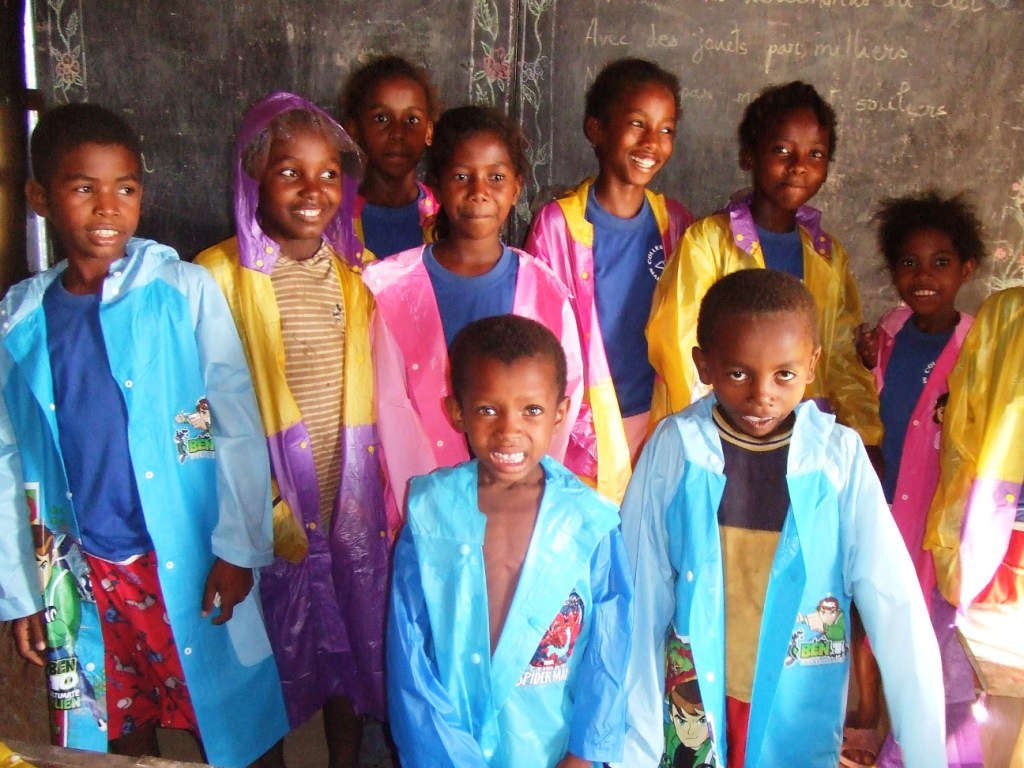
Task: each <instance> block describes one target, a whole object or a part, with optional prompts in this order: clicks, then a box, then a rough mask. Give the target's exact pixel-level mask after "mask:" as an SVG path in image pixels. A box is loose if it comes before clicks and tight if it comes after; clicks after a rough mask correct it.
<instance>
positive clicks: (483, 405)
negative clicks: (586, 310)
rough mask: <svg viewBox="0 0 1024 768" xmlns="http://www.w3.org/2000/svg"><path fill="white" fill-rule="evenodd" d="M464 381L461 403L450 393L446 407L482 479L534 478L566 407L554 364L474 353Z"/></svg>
mask: <svg viewBox="0 0 1024 768" xmlns="http://www.w3.org/2000/svg"><path fill="white" fill-rule="evenodd" d="M466 380H467V382H468V384H467V386H466V388H465V391H464V392H463V393H462V398H461V402H459V401H456V400H455V398H454V397H448V398H446V399H445V407H446V408H447V409H448V415H449V417H450V418H451V420H452V424H453V425H454V426H455V428H456V429H458V430H461V431H463V432H465V433H466V437H467V439H468V441H469V446H470V448H471V449H472V450H473V453H474V455H475V456H476V458H477V459H479V461H480V482H481V483H482V484H492V483H493V484H498V483H500V484H503V485H513V484H515V483H518V482H522V481H524V480H531V479H533V477H534V476H535V474H536V473H537V472H540V471H541V470H540V467H539V466H538V464H539V463H540V460H541V458H542V457H543V456H544V454H545V453H547V451H548V446H549V445H550V444H551V436H552V435H553V434H554V433H555V431H556V430H557V429H558V427H559V426H560V425H561V423H562V421H563V420H564V419H565V414H566V410H567V409H568V407H569V400H568V398H561V399H559V396H558V395H559V393H558V387H557V383H556V380H555V366H554V363H552V362H551V361H550V360H548V359H546V358H542V357H526V358H522V359H520V360H516V361H515V362H514V363H512V364H511V365H505V364H504V363H502V362H500V361H499V360H494V359H493V358H477V359H476V360H474V361H473V362H472V363H471V367H470V371H469V375H468V376H467V377H466Z"/></svg>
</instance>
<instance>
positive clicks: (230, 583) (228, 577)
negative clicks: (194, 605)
mask: <svg viewBox="0 0 1024 768" xmlns="http://www.w3.org/2000/svg"><path fill="white" fill-rule="evenodd" d="M250 589H252V569H251V568H242V567H241V566H240V565H232V564H231V563H229V562H227V561H226V560H221V559H220V558H219V557H218V558H217V560H216V561H215V562H214V564H213V567H212V568H210V575H209V576H207V577H206V589H205V590H204V591H203V618H204V619H205V618H206V617H207V616H209V615H210V612H211V611H212V610H213V609H214V608H220V615H219V616H217V617H216V618H215V619H214V620H213V623H214V624H224V623H225V622H227V621H228V620H229V619H230V618H231V616H232V615H233V614H234V612H235V606H236V605H238V604H239V603H240V602H242V601H243V600H245V596H246V595H248V594H249V590H250Z"/></svg>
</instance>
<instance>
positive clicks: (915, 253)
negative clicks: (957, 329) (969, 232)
mask: <svg viewBox="0 0 1024 768" xmlns="http://www.w3.org/2000/svg"><path fill="white" fill-rule="evenodd" d="M973 273H974V260H973V259H968V260H967V261H962V260H961V259H960V254H959V253H957V250H956V247H955V246H954V245H953V241H952V240H951V239H950V237H949V235H947V234H946V233H945V232H942V231H940V230H938V229H919V230H916V231H914V232H911V233H910V234H908V235H907V236H906V238H904V240H903V245H902V247H901V248H900V252H899V258H898V259H897V261H896V265H895V267H893V271H892V281H893V284H894V285H895V286H896V290H897V291H898V292H899V294H900V298H901V299H902V300H903V301H904V302H905V303H906V304H907V306H909V307H910V308H911V309H912V310H913V312H914V319H915V322H916V323H917V325H918V327H919V328H921V329H922V330H925V331H942V330H947V329H948V328H951V327H952V326H953V325H954V324H955V323H956V318H957V312H956V306H955V302H956V294H957V291H959V290H960V286H962V285H963V284H964V283H965V282H966V281H967V280H969V279H970V277H971V275H972V274H973Z"/></svg>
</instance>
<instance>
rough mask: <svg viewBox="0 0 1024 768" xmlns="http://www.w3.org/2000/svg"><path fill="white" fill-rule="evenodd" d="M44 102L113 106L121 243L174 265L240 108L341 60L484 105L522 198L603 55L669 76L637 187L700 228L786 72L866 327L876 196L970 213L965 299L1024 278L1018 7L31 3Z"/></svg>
mask: <svg viewBox="0 0 1024 768" xmlns="http://www.w3.org/2000/svg"><path fill="white" fill-rule="evenodd" d="M35 14H36V22H37V24H36V30H37V51H36V58H37V61H38V62H39V65H40V69H41V70H42V77H41V79H42V82H43V83H44V84H45V87H46V98H47V100H48V101H50V102H54V101H62V100H85V99H87V100H91V101H97V102H101V103H105V104H108V105H110V106H113V107H114V108H116V109H120V110H122V111H124V112H125V113H126V114H127V115H128V116H129V117H130V118H131V119H132V120H133V122H134V123H135V124H136V125H137V126H138V127H139V128H140V129H141V130H142V132H143V134H144V139H145V144H146V164H147V171H152V173H151V174H149V175H148V176H147V204H146V211H145V214H144V218H143V222H142V225H141V227H140V232H141V233H143V234H147V235H149V236H152V237H156V238H157V239H161V240H164V241H166V242H169V243H171V244H172V245H175V246H176V247H177V248H178V249H179V250H180V251H181V252H182V254H183V255H185V256H190V255H192V254H194V253H195V252H196V251H198V250H199V249H200V248H202V247H204V246H206V245H209V244H211V243H213V242H215V241H217V240H218V239H221V238H223V237H226V236H227V235H228V234H230V231H231V223H230V218H229V204H228V201H229V190H228V187H229V181H228V179H229V178H230V176H229V157H230V150H231V146H232V140H233V139H232V137H233V134H234V130H235V127H236V125H237V123H238V120H239V118H240V116H241V113H242V111H243V109H244V107H245V106H246V105H247V104H248V103H250V102H251V101H253V100H254V99H256V98H258V97H259V96H261V95H263V94H264V93H266V92H268V91H270V90H273V89H289V90H295V91H297V92H299V93H302V94H303V95H306V96H308V97H310V98H312V99H314V100H316V101H318V102H319V103H321V104H322V105H324V106H326V107H328V108H331V107H333V105H334V104H335V101H336V96H337V92H338V89H339V87H340V85H341V82H342V80H343V78H344V77H345V76H346V75H347V74H348V72H350V71H351V70H352V69H353V68H354V67H355V66H356V65H357V64H358V63H359V62H361V61H363V60H365V59H366V58H367V57H369V56H371V55H373V54H375V53H382V52H398V53H401V54H402V55H405V56H407V57H408V58H410V59H412V60H414V61H417V62H419V63H422V64H425V65H426V66H427V67H428V68H429V69H430V70H431V72H432V75H433V77H434V80H435V82H436V84H437V86H438V89H439V91H440V93H441V96H442V100H443V101H444V102H445V103H447V104H449V105H452V104H457V103H462V102H465V101H470V100H472V101H477V102H490V103H496V104H498V105H499V106H503V107H505V108H507V109H509V110H510V111H511V112H512V113H513V114H514V115H515V116H516V117H517V118H518V119H519V120H520V122H521V124H522V126H523V129H524V131H525V132H526V134H527V137H528V138H529V139H530V161H531V167H532V171H531V173H532V176H531V178H530V179H528V186H527V194H526V196H525V197H524V200H523V202H522V204H521V205H520V208H519V209H518V211H517V219H516V221H515V222H514V226H513V231H512V235H513V238H515V239H519V238H522V237H523V236H524V235H525V228H526V224H527V221H528V216H529V214H528V211H527V201H528V200H529V198H530V197H531V196H534V195H536V193H537V191H538V190H544V189H548V188H555V187H558V186H564V185H568V184H573V183H575V182H576V181H578V180H579V179H581V178H582V177H584V176H585V175H588V174H591V173H593V172H594V170H595V167H594V159H593V154H592V152H591V150H590V147H589V145H588V144H587V143H586V142H585V140H584V137H583V133H582V127H581V124H582V112H583V93H584V91H585V89H586V87H587V85H589V83H590V82H591V81H592V79H593V76H594V74H595V72H596V71H597V70H598V69H599V68H600V67H601V66H602V65H603V64H604V63H605V62H607V61H609V60H611V59H614V58H618V57H621V56H627V55H629V56H643V57H646V58H650V59H653V60H655V61H657V62H659V63H660V64H662V65H663V66H665V67H666V68H668V69H670V70H672V71H673V72H675V73H676V74H678V75H679V77H680V80H681V83H682V86H683V108H684V113H683V116H682V120H681V122H680V125H679V131H678V134H677V140H676V149H675V155H674V156H673V158H672V160H671V162H670V163H669V165H668V166H667V168H666V169H665V170H664V171H662V173H661V174H660V176H659V178H658V179H657V181H656V187H658V188H659V189H660V190H661V191H664V192H667V193H668V194H671V195H673V196H675V197H678V198H679V199H681V200H683V201H684V202H685V203H686V204H687V205H689V206H690V208H691V209H692V210H693V211H694V213H696V214H697V215H703V214H706V213H710V212H712V211H714V210H716V209H717V208H719V207H721V206H722V205H723V204H724V202H725V201H726V200H727V199H728V196H729V195H730V194H731V193H732V192H733V191H735V190H736V189H738V188H741V187H743V186H745V185H746V184H747V183H748V180H747V179H746V178H745V176H744V174H743V173H742V172H741V171H740V169H739V167H738V165H737V161H736V154H737V149H736V139H735V132H736V125H737V123H738V121H739V118H740V115H741V114H742V111H743V108H744V106H745V105H746V103H747V102H748V101H749V100H750V99H751V98H752V97H753V95H755V94H756V92H757V91H758V90H759V89H760V88H761V87H763V86H764V85H766V84H768V83H775V82H783V81H786V80H792V79H802V80H806V81H808V82H811V83H812V84H814V85H815V86H816V87H817V88H818V89H819V90H820V91H821V92H822V93H823V94H824V95H826V96H827V97H828V98H829V99H830V101H831V102H832V104H833V106H834V107H835V108H836V111H837V113H838V116H839V147H838V152H837V154H836V158H835V161H834V163H833V165H832V169H831V172H830V176H829V180H828V182H827V183H826V184H825V186H824V187H823V189H822V191H821V192H820V193H819V195H818V196H817V197H816V198H815V200H814V201H813V202H814V204H815V205H817V206H818V207H820V208H822V209H823V210H824V211H825V216H826V218H825V223H826V226H827V227H828V228H829V229H830V231H832V233H833V234H834V235H836V236H837V237H838V238H839V239H840V240H842V241H843V243H844V244H845V245H846V247H847V250H849V251H850V254H851V258H852V260H853V264H854V269H855V271H856V273H857V276H858V278H859V280H860V283H861V285H862V293H863V299H864V303H865V311H866V314H867V315H868V316H869V317H876V316H877V315H878V314H879V313H880V312H881V311H882V310H883V309H884V308H886V307H887V306H889V305H891V304H892V302H893V301H894V297H893V294H892V293H891V291H890V289H889V287H888V279H887V277H886V275H885V274H884V272H883V270H882V269H881V268H880V262H879V259H878V256H877V254H876V249H875V245H874V239H873V230H872V227H871V222H870V217H871V213H872V210H873V208H874V206H875V205H876V202H877V201H878V199H880V198H881V197H885V196H891V195H899V194H903V193H906V192H908V191H912V190H917V189H921V188H923V187H925V186H929V185H936V186H939V187H941V188H943V189H946V190H950V191H965V192H966V193H967V194H968V195H969V196H970V197H971V198H972V199H973V200H974V201H975V202H976V204H977V206H978V209H979V212H980V214H981V217H982V219H983V222H984V224H985V226H986V241H987V243H988V244H989V246H990V252H992V253H994V254H997V255H999V256H1002V258H993V259H992V260H991V263H990V267H989V270H988V271H987V272H986V274H985V275H984V276H983V277H982V278H981V279H979V280H978V281H977V282H976V284H975V285H974V286H972V287H971V288H970V289H969V290H968V291H966V292H965V302H964V304H965V306H966V308H968V309H974V308H975V307H976V306H977V304H978V302H979V301H980V299H981V298H982V297H983V296H984V295H986V294H987V293H989V292H990V291H992V290H994V289H997V288H1000V287H1003V286H1005V285H1007V284H1009V283H1012V282H1020V281H1024V264H1022V263H1021V259H1022V258H1024V74H1022V73H1024V67H1022V66H1021V65H1020V62H1019V59H1020V46H1021V42H1022V41H1024V7H1022V5H1021V0H665V1H662V2H656V1H653V0H502V4H499V3H498V2H496V0H472V1H470V0H462V1H461V2H457V1H452V2H422V3H419V2H411V1H410V0H396V1H395V2H379V3H363V2H352V0H335V1H334V2H328V0H307V1H306V2H303V3H295V2H284V1H283V0H267V1H264V2H256V1H255V0H239V1H238V2H232V3H227V2H214V3H189V2H171V1H170V0H136V1H135V2H132V3H108V2H103V0H48V2H46V3H43V2H41V0H40V1H39V2H38V4H37V6H36V9H35Z"/></svg>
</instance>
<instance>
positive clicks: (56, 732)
mask: <svg viewBox="0 0 1024 768" xmlns="http://www.w3.org/2000/svg"><path fill="white" fill-rule="evenodd" d="M25 499H26V502H27V503H28V509H29V523H30V526H31V529H32V539H33V544H34V546H35V557H36V569H37V573H38V576H39V586H40V588H41V589H42V591H43V619H44V621H45V624H46V683H47V693H48V697H49V705H50V713H51V730H52V732H53V736H54V740H55V743H57V744H58V745H60V746H66V745H67V732H68V718H69V717H71V716H73V715H76V714H79V713H82V712H88V713H90V714H91V716H92V717H93V719H94V720H95V723H96V726H97V727H98V729H99V730H100V731H105V730H106V717H105V713H104V712H103V708H102V706H101V702H98V701H97V692H96V690H95V688H94V686H93V684H92V683H91V682H90V675H87V674H86V672H87V667H86V665H85V664H83V661H82V659H81V658H80V655H79V653H78V650H77V648H76V640H77V638H78V631H79V629H80V628H81V626H82V621H83V610H84V609H85V608H86V606H89V607H92V608H93V610H91V611H85V612H86V613H89V614H94V613H95V609H94V606H95V599H94V597H93V594H92V585H91V583H90V579H89V568H88V565H87V564H86V562H85V558H84V556H83V555H82V550H81V547H80V546H79V544H78V542H76V541H75V540H74V539H73V538H72V537H70V536H68V535H67V534H63V533H58V534H54V532H53V531H51V530H50V529H49V528H47V527H46V526H45V525H43V522H42V518H41V516H40V514H39V509H40V501H41V499H40V491H39V483H26V484H25ZM93 666H95V664H93ZM96 677H97V679H98V680H99V681H100V682H101V685H102V672H101V673H100V674H99V675H98V676H96Z"/></svg>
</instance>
